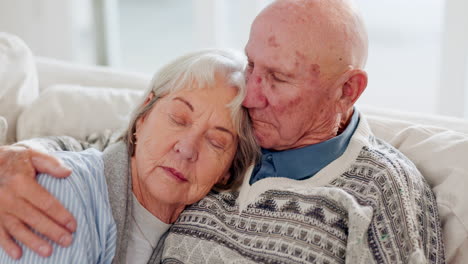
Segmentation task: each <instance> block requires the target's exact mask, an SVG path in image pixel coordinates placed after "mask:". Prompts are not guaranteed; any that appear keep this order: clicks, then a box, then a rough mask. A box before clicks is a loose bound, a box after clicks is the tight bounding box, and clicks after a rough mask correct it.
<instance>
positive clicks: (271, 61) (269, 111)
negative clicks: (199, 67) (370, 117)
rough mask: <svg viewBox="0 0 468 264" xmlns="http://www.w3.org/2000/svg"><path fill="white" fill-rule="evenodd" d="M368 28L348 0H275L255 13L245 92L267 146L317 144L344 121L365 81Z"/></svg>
mask: <svg viewBox="0 0 468 264" xmlns="http://www.w3.org/2000/svg"><path fill="white" fill-rule="evenodd" d="M367 45H368V44H367V33H366V30H365V27H364V24H363V22H362V19H361V16H360V15H359V13H358V11H357V10H356V8H355V7H354V6H353V5H352V2H350V1H348V0H278V1H275V2H273V3H272V4H271V5H269V6H268V7H266V8H265V9H264V10H263V11H262V12H261V13H260V14H259V15H258V16H257V18H256V19H255V21H254V22H253V24H252V28H251V31H250V37H249V41H248V43H247V45H246V47H245V52H246V55H247V57H248V60H249V64H248V67H247V70H246V78H247V95H246V98H245V99H244V103H243V105H244V106H245V107H247V108H248V109H249V114H250V117H251V118H252V121H253V126H254V131H255V135H256V137H257V139H258V141H259V143H260V145H261V146H262V147H264V148H269V149H275V150H283V149H291V148H299V147H303V146H307V145H311V144H316V143H319V142H323V141H325V140H328V139H330V138H332V137H334V136H336V135H337V134H338V133H339V132H340V131H341V130H342V129H343V128H345V127H346V125H347V123H348V121H349V119H350V117H351V115H352V113H353V105H354V102H355V101H356V100H357V99H358V98H359V96H360V95H361V93H362V92H363V91H364V89H365V87H366V85H367V74H366V73H365V72H364V71H363V70H362V68H363V67H364V65H365V63H366V59H367Z"/></svg>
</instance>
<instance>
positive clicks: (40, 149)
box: [0, 137, 87, 259]
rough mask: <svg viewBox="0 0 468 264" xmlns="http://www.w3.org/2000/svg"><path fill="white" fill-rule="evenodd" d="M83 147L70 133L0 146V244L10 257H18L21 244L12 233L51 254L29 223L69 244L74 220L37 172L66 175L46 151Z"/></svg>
mask: <svg viewBox="0 0 468 264" xmlns="http://www.w3.org/2000/svg"><path fill="white" fill-rule="evenodd" d="M86 147H87V145H86V144H85V143H80V142H78V141H77V140H75V139H73V138H71V137H48V138H38V139H32V140H26V141H21V142H19V143H17V144H15V145H11V146H0V247H2V248H3V250H5V251H6V252H7V253H8V254H9V255H10V256H11V257H12V258H15V259H16V258H19V257H21V248H20V247H19V246H18V245H17V244H16V243H15V242H14V240H13V239H12V238H13V237H14V238H16V239H17V240H18V241H20V242H22V243H23V244H25V245H26V246H27V247H29V248H31V249H32V250H33V251H35V252H37V253H38V254H39V255H41V256H49V255H50V254H51V251H52V247H51V245H50V244H49V243H48V242H46V241H45V240H43V239H41V238H40V237H39V236H37V235H36V234H34V233H33V232H32V231H31V230H30V229H29V227H32V228H33V229H35V230H37V231H38V232H39V233H42V234H43V235H45V236H46V237H48V238H50V239H51V240H52V241H54V242H56V243H58V244H59V245H62V246H69V245H70V243H71V240H72V239H71V238H72V232H74V231H75V230H76V220H75V219H74V217H73V216H72V215H71V214H70V212H68V211H67V210H66V209H65V208H64V207H63V206H62V205H61V204H60V203H59V201H58V200H57V199H55V197H53V196H52V195H51V194H50V193H49V192H48V191H46V190H45V189H44V188H43V187H42V186H40V185H39V184H38V183H37V182H36V173H47V174H50V175H52V176H54V177H57V178H62V177H67V176H68V175H69V174H70V173H71V171H70V169H68V168H67V167H66V166H64V165H63V163H62V162H61V161H60V160H58V159H57V158H55V157H53V156H51V155H49V154H47V153H48V152H53V151H57V150H70V151H81V150H83V149H84V148H86Z"/></svg>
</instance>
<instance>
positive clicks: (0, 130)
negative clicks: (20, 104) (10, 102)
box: [0, 116, 8, 146]
mask: <svg viewBox="0 0 468 264" xmlns="http://www.w3.org/2000/svg"><path fill="white" fill-rule="evenodd" d="M7 129H8V125H7V121H6V119H5V118H4V117H3V116H0V146H1V145H4V144H6V135H7Z"/></svg>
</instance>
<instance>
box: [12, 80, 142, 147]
mask: <svg viewBox="0 0 468 264" xmlns="http://www.w3.org/2000/svg"><path fill="white" fill-rule="evenodd" d="M142 94H143V91H137V90H129V89H120V88H119V89H115V88H106V87H84V86H77V85H55V86H52V87H49V88H47V89H45V90H44V91H43V92H42V93H41V94H40V96H39V98H38V99H37V100H35V101H34V102H33V103H32V104H30V105H29V106H28V107H26V108H25V109H24V111H23V112H22V114H21V115H20V117H19V119H18V133H17V137H18V140H24V139H29V138H33V137H43V136H52V135H67V136H72V137H74V138H76V139H80V140H85V138H86V137H87V136H88V135H90V134H92V133H96V132H101V131H104V130H117V129H119V128H122V126H125V125H126V124H127V122H128V118H129V114H130V113H131V111H132V110H133V109H134V108H135V107H136V104H137V102H139V99H140V97H141V96H142Z"/></svg>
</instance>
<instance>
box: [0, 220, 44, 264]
mask: <svg viewBox="0 0 468 264" xmlns="http://www.w3.org/2000/svg"><path fill="white" fill-rule="evenodd" d="M2 221H3V223H4V226H5V228H6V231H7V232H8V234H10V235H11V236H12V237H14V238H16V240H18V241H19V242H21V243H23V244H24V245H25V246H26V247H28V248H30V249H31V250H33V251H34V252H36V253H37V254H39V255H40V256H43V257H48V256H50V254H52V246H51V245H49V243H47V241H45V240H44V239H42V238H40V237H39V236H38V235H36V234H34V233H33V232H32V231H31V229H29V228H28V227H27V226H25V225H24V224H23V223H22V222H20V221H18V220H17V218H15V217H13V216H9V215H7V216H2Z"/></svg>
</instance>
